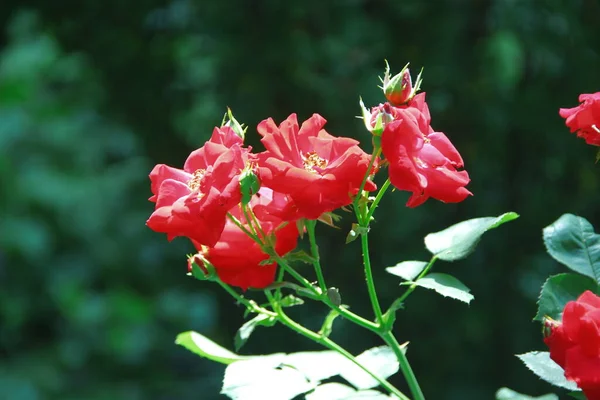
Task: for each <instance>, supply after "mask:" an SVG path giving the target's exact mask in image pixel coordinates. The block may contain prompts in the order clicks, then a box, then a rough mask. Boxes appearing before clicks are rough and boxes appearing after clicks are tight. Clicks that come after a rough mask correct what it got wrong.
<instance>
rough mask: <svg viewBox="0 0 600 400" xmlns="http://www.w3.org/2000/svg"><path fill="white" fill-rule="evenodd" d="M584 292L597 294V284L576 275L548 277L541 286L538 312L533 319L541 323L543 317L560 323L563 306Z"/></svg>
mask: <svg viewBox="0 0 600 400" xmlns="http://www.w3.org/2000/svg"><path fill="white" fill-rule="evenodd" d="M586 290H591V291H592V292H596V293H597V292H598V284H597V283H596V282H594V280H592V279H590V278H588V277H585V276H582V275H578V274H558V275H554V276H551V277H549V278H548V280H547V281H546V282H545V283H544V286H542V292H541V294H540V299H539V300H538V312H537V314H536V315H535V318H534V319H535V320H537V321H543V319H544V317H550V318H552V319H554V320H557V321H560V320H561V318H562V312H563V309H564V308H565V305H566V304H567V303H568V302H569V301H574V300H576V299H577V298H578V297H579V296H580V295H581V294H582V293H583V292H585V291H586Z"/></svg>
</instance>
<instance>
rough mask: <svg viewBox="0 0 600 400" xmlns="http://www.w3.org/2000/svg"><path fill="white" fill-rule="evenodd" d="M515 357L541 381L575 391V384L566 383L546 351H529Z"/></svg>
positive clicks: (561, 372)
mask: <svg viewBox="0 0 600 400" xmlns="http://www.w3.org/2000/svg"><path fill="white" fill-rule="evenodd" d="M517 357H519V359H520V360H521V361H523V363H524V364H525V366H526V367H527V368H529V369H530V370H531V371H532V372H533V373H534V374H536V375H537V376H539V377H540V378H541V379H543V380H545V381H546V382H548V383H551V384H553V385H554V386H559V387H562V388H565V389H568V390H577V385H576V384H575V382H571V381H568V380H567V378H565V372H564V371H563V369H562V368H561V367H560V366H559V365H558V364H557V363H555V362H554V361H552V359H551V358H550V353H548V352H547V351H530V352H529V353H525V354H518V355H517Z"/></svg>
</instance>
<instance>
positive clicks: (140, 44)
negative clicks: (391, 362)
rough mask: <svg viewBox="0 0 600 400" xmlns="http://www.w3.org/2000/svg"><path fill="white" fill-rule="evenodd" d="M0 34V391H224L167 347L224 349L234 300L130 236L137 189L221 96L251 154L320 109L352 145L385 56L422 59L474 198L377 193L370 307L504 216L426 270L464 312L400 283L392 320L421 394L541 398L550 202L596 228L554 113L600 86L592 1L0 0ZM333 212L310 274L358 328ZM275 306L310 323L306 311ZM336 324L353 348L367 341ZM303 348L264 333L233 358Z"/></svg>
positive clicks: (438, 116)
mask: <svg viewBox="0 0 600 400" xmlns="http://www.w3.org/2000/svg"><path fill="white" fill-rule="evenodd" d="M0 21H1V26H2V27H3V29H2V33H1V36H0V399H2V400H4V399H11V400H12V399H19V400H38V399H61V400H70V399H73V400H74V399H93V400H96V399H126V400H136V399H206V400H212V399H218V398H221V397H220V396H219V395H218V394H217V393H218V392H219V389H220V379H221V377H222V373H223V367H221V366H219V365H216V364H213V363H211V362H209V361H206V360H203V359H200V358H198V357H196V356H194V355H192V354H191V353H188V352H187V351H186V350H184V349H183V348H180V347H178V346H176V345H175V344H174V343H173V341H174V338H175V336H176V334H177V333H179V332H181V331H185V330H189V329H194V330H197V331H199V332H201V333H203V334H205V335H206V336H208V337H211V338H212V339H214V340H215V341H217V342H218V343H221V344H223V345H225V346H227V347H230V348H231V347H232V343H233V341H232V338H233V335H234V334H235V331H236V330H237V328H238V327H239V326H240V325H241V324H242V322H243V317H242V313H243V310H242V309H241V308H240V307H237V306H236V305H235V304H234V303H233V301H232V300H231V299H230V298H229V297H227V296H226V295H225V294H224V293H222V292H221V291H220V290H217V288H216V287H215V286H213V285H210V284H205V283H201V282H198V281H194V280H193V279H191V278H188V277H186V274H185V272H186V264H185V254H186V253H189V252H191V251H192V247H191V245H190V244H188V242H187V241H186V240H185V239H177V240H175V241H173V242H172V243H168V242H167V240H166V238H165V236H164V235H162V234H158V233H154V232H152V231H150V230H149V229H148V228H146V227H145V225H144V223H145V220H146V218H147V217H148V216H149V215H150V213H151V211H152V210H153V204H151V203H149V202H147V198H148V197H149V196H150V188H149V181H148V178H147V175H148V173H149V171H150V169H151V168H152V166H153V165H154V164H156V163H166V164H170V165H173V166H178V167H180V166H181V165H182V164H183V161H184V160H185V158H186V156H187V155H188V154H189V152H190V151H191V150H193V149H195V148H197V147H199V146H200V145H201V144H202V143H203V142H204V141H205V140H206V139H207V138H208V137H209V135H210V133H211V131H212V128H213V126H215V125H217V124H219V123H220V122H221V119H222V116H223V113H224V111H225V110H226V107H227V106H229V107H231V108H232V109H233V111H234V114H235V116H236V118H237V119H238V120H240V121H242V122H245V123H246V124H248V125H249V126H250V127H251V129H250V130H249V137H250V143H251V144H253V145H254V146H255V147H256V148H257V149H260V146H259V145H258V141H257V138H256V137H255V136H253V134H254V131H253V128H254V127H255V126H256V124H257V123H258V122H259V121H261V120H262V119H264V118H267V117H269V116H271V117H274V118H275V119H276V120H278V121H280V120H281V119H283V118H285V117H286V116H287V115H289V114H290V113H292V112H297V113H298V114H299V117H300V119H301V120H303V119H306V118H308V117H309V116H310V115H311V114H312V113H313V112H318V113H320V114H322V115H323V116H325V118H327V119H328V121H329V122H328V125H327V129H328V130H329V131H330V132H331V133H333V134H336V135H346V136H353V137H356V138H358V139H359V140H361V141H362V143H363V144H364V145H365V148H366V149H368V146H369V144H370V138H369V137H368V135H367V134H366V131H365V130H364V127H363V125H362V122H361V121H360V120H358V119H356V118H354V116H356V115H359V113H360V110H359V108H358V98H359V95H361V96H362V97H363V99H364V100H365V102H366V103H367V104H369V105H375V104H377V103H379V102H381V101H382V100H383V98H382V96H381V92H380V91H379V89H377V87H376V85H378V84H379V81H378V79H377V76H378V75H382V73H383V67H384V59H387V60H389V62H390V64H391V65H392V68H393V70H394V71H396V72H397V71H399V70H400V69H401V68H402V66H403V65H404V64H405V63H406V62H408V61H410V62H411V65H412V68H413V72H414V73H416V72H418V70H419V69H420V68H421V67H425V70H424V85H423V89H424V91H426V92H427V99H428V101H429V104H430V108H431V113H432V117H433V126H434V128H436V129H437V130H441V131H444V132H446V133H447V135H448V136H449V137H450V138H451V140H452V141H453V142H454V143H455V145H456V146H457V148H458V149H459V151H460V152H461V153H462V155H463V158H464V160H465V163H466V168H467V170H468V172H469V174H470V176H471V178H472V183H471V184H470V185H469V189H470V190H471V191H472V192H473V193H474V194H475V195H474V196H473V197H471V198H469V199H467V200H466V201H465V202H463V203H461V204H451V205H448V204H442V203H439V202H436V201H433V200H430V201H428V202H427V203H426V204H424V205H422V206H420V207H419V208H417V209H407V208H406V207H405V206H404V203H405V201H406V199H407V198H408V193H404V192H395V193H393V194H391V195H389V196H387V197H386V198H385V199H384V200H383V204H382V207H381V209H380V210H378V213H377V215H378V216H379V217H378V220H379V221H378V222H377V223H376V224H375V225H374V229H373V231H372V232H373V233H372V249H373V262H374V264H375V275H376V280H377V282H378V290H379V293H380V295H381V298H382V302H383V304H384V305H388V304H389V303H390V302H391V301H392V300H393V299H394V298H396V297H397V296H398V295H399V294H400V293H401V289H400V288H399V287H398V281H397V280H396V279H395V278H394V279H390V277H389V276H386V273H385V272H384V267H386V266H389V265H393V264H395V263H396V262H398V261H400V260H405V259H425V258H426V257H427V252H426V251H425V249H424V246H423V239H422V238H423V236H425V235H426V234H427V233H429V232H432V231H437V230H440V229H442V228H444V227H446V226H447V225H450V224H452V223H455V222H458V221H460V220H462V219H466V218H473V217H480V216H489V215H499V214H501V213H503V212H505V211H509V210H511V211H516V212H518V213H520V214H521V218H520V219H519V220H517V221H515V222H513V223H511V224H508V225H506V226H503V227H502V228H500V229H498V230H495V231H492V232H490V233H489V234H487V235H486V237H485V238H484V240H483V241H482V243H481V244H480V246H479V248H478V250H477V251H476V252H475V254H473V255H472V256H471V257H470V258H469V259H467V260H465V261H460V262H456V263H454V264H448V263H446V264H444V263H442V262H439V263H438V264H437V265H436V269H437V270H438V271H443V272H451V273H453V274H454V275H456V276H457V277H459V278H460V279H461V280H462V281H463V282H464V283H465V284H467V285H468V286H469V287H470V288H471V289H472V293H473V294H474V295H475V301H474V302H472V303H471V305H470V306H466V305H465V304H462V303H458V302H454V301H451V300H449V299H444V298H441V297H440V296H436V295H435V294H434V293H432V292H428V291H423V290H422V291H419V290H417V291H416V293H415V294H413V295H412V296H411V298H410V299H409V300H408V304H407V305H408V308H407V310H405V311H401V312H400V314H399V320H398V322H397V323H396V333H397V336H398V338H399V340H400V341H401V342H403V341H410V342H411V345H410V347H409V352H408V355H409V358H410V360H411V362H412V364H413V368H414V370H415V372H416V374H417V375H418V377H419V378H420V381H421V384H422V386H423V387H424V390H425V393H426V395H427V396H428V398H429V399H436V400H437V399H442V400H450V399H491V398H493V394H494V392H495V390H496V389H497V388H499V387H501V386H509V387H511V388H513V389H515V390H518V391H522V392H526V393H529V394H542V393H546V392H549V391H551V388H550V386H549V385H546V384H544V383H543V382H540V381H538V380H537V378H535V377H534V376H533V374H531V373H530V372H529V371H527V370H526V368H525V367H524V366H523V365H521V364H520V362H519V360H518V359H517V358H515V357H514V356H513V354H515V353H522V352H526V351H529V350H534V349H540V350H541V349H543V348H544V345H543V343H542V341H541V333H540V327H539V325H538V324H535V323H532V322H531V319H532V317H533V315H534V313H535V309H536V307H535V299H536V296H537V294H538V291H539V288H540V285H541V283H542V282H543V281H544V279H545V278H546V277H547V276H548V275H549V274H551V273H556V272H558V271H563V270H564V268H562V267H560V266H559V265H557V264H556V263H555V262H554V261H552V260H551V259H550V258H549V257H548V256H546V254H545V252H544V249H543V245H542V241H541V229H542V228H543V227H544V226H546V225H548V224H550V223H551V222H553V221H554V220H556V219H557V218H558V217H559V216H560V215H561V214H562V213H564V212H573V213H577V214H580V215H582V216H584V217H586V218H588V219H589V220H590V221H591V222H592V223H596V224H598V225H600V210H599V209H598V207H597V199H598V197H597V192H598V182H599V179H598V175H599V174H600V171H598V168H599V167H598V165H594V158H595V154H596V153H595V151H596V149H594V148H592V147H590V146H587V145H586V144H585V143H584V141H583V140H581V139H578V138H576V137H575V135H572V134H570V133H569V131H568V129H567V128H566V127H565V126H564V121H563V120H561V119H560V118H559V116H558V108H559V107H573V106H575V105H577V96H578V95H579V93H590V92H596V91H599V90H600V73H599V71H600V3H599V2H598V1H597V0H532V1H525V0H480V1H468V0H433V1H430V2H424V1H422V0H402V1H398V0H389V1H384V0H344V1H341V0H336V1H329V2H324V1H320V0H302V1H287V2H285V1H277V0H262V1H261V0H238V1H233V0H229V1H227V0H223V1H211V0H172V1H159V0H144V1H137V2H123V1H117V0H106V1H102V2H100V1H93V0H83V1H74V0H64V1H59V2H51V1H44V0H37V1H35V0H31V1H17V0H4V1H2V4H1V5H0ZM377 215H376V216H377ZM351 222H352V219H351V218H350V215H347V217H346V218H345V221H344V223H343V224H342V227H343V229H342V230H341V231H337V230H333V229H330V228H327V227H325V226H322V227H320V231H319V236H320V240H321V249H322V250H323V257H324V259H325V261H324V265H325V266H326V271H325V275H326V278H327V280H328V283H329V284H330V285H334V286H338V287H340V288H341V293H342V296H343V301H344V302H345V303H348V304H350V305H352V306H353V309H354V310H355V311H357V312H359V313H362V314H364V315H370V310H369V308H368V306H367V303H366V299H367V297H366V290H365V288H364V287H363V286H364V285H363V277H362V271H361V268H360V265H359V262H358V257H359V255H360V246H359V244H358V243H356V242H355V243H352V244H350V245H348V246H346V247H344V237H345V234H346V232H347V228H348V227H349V225H350V223H351ZM292 311H293V312H292ZM291 312H292V313H293V315H294V316H295V317H296V318H297V319H298V320H300V321H301V322H303V323H305V324H307V325H308V326H318V325H319V324H320V321H321V318H322V317H323V316H324V314H325V310H324V309H323V308H321V307H318V306H316V305H314V304H308V305H305V306H304V307H297V308H295V309H294V310H291ZM335 328H336V329H335V332H334V334H333V338H334V339H335V340H337V341H339V342H340V343H341V344H342V345H344V346H346V347H347V348H348V349H350V350H352V351H353V352H356V353H358V352H361V351H362V350H364V349H366V348H368V347H371V346H374V345H379V344H380V343H379V342H378V341H377V340H376V339H375V338H374V337H373V336H372V335H371V334H369V333H367V332H363V331H361V330H359V329H354V327H352V326H351V325H350V324H348V323H345V322H344V321H341V320H338V321H336V326H335ZM311 349H318V347H316V346H315V345H313V344H311V343H309V342H307V341H306V340H305V339H303V338H302V337H300V336H298V335H296V334H291V333H288V332H287V331H285V330H284V329H283V328H278V327H275V328H271V329H265V328H259V330H258V331H257V332H256V333H255V334H254V336H253V337H252V338H251V339H250V341H249V343H248V344H247V345H246V347H245V348H244V349H243V350H242V352H243V353H255V354H260V353H266V352H276V351H288V352H289V351H299V350H311ZM392 381H393V383H395V384H398V385H399V386H400V387H402V388H404V386H403V385H404V384H403V382H402V379H401V378H400V377H399V376H397V377H394V378H392Z"/></svg>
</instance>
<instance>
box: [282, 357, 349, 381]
mask: <svg viewBox="0 0 600 400" xmlns="http://www.w3.org/2000/svg"><path fill="white" fill-rule="evenodd" d="M283 362H284V364H285V365H287V366H289V367H293V368H295V369H297V370H298V371H300V372H302V373H303V374H304V376H305V377H306V378H307V379H308V380H309V381H314V382H317V381H322V380H325V379H327V378H330V377H332V376H334V375H337V374H339V372H340V371H341V370H343V369H344V368H345V366H346V365H347V364H348V363H350V361H348V359H346V358H345V357H344V356H342V355H341V354H339V353H338V352H336V351H332V350H325V351H301V352H298V353H291V354H288V355H287V356H286V357H285V360H284V361H283Z"/></svg>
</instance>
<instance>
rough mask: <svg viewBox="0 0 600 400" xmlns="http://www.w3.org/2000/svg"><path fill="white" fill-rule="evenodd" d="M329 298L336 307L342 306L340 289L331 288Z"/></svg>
mask: <svg viewBox="0 0 600 400" xmlns="http://www.w3.org/2000/svg"><path fill="white" fill-rule="evenodd" d="M327 298H328V299H329V300H330V301H331V302H332V303H333V304H335V305H336V306H340V305H341V304H342V296H341V295H340V290H339V289H338V288H335V287H330V288H329V289H327Z"/></svg>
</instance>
